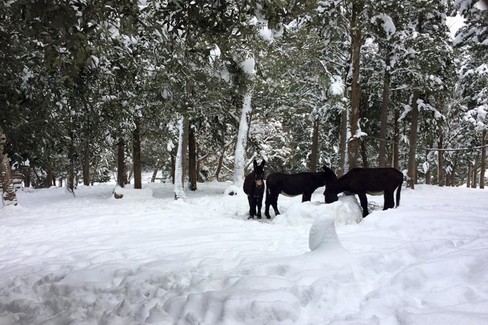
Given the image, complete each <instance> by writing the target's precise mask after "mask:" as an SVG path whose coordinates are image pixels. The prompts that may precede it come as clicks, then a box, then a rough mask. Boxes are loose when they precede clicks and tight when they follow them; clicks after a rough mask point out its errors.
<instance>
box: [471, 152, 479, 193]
mask: <svg viewBox="0 0 488 325" xmlns="http://www.w3.org/2000/svg"><path fill="white" fill-rule="evenodd" d="M471 187H472V188H476V187H478V155H476V157H475V158H474V164H473V180H472V182H471Z"/></svg>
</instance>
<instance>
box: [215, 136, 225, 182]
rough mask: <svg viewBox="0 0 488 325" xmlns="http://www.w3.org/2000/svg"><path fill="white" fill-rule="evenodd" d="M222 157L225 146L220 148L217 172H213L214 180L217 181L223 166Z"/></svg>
mask: <svg viewBox="0 0 488 325" xmlns="http://www.w3.org/2000/svg"><path fill="white" fill-rule="evenodd" d="M224 156H225V145H224V146H223V147H222V153H221V154H220V157H219V163H218V165H217V170H216V171H215V179H216V180H217V181H219V177H220V171H221V170H222V165H223V164H224Z"/></svg>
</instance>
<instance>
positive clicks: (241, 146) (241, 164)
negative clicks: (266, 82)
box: [233, 90, 252, 187]
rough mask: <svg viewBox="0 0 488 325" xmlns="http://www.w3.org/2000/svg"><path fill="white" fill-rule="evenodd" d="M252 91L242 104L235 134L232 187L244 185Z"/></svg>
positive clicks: (247, 93)
mask: <svg viewBox="0 0 488 325" xmlns="http://www.w3.org/2000/svg"><path fill="white" fill-rule="evenodd" d="M251 99H252V90H248V91H247V92H246V94H245V95H244V99H243V102H242V112H241V119H240V121H239V132H238V133H237V143H236V151H235V155H234V177H233V181H234V185H237V186H239V187H240V185H242V183H244V169H245V167H246V147H247V135H248V131H249V120H250V117H251V112H252V106H251Z"/></svg>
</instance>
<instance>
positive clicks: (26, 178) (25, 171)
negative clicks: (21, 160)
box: [22, 166, 31, 187]
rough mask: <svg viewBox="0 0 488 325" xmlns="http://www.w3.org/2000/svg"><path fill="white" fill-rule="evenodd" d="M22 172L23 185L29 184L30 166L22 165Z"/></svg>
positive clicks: (27, 185) (28, 185)
mask: <svg viewBox="0 0 488 325" xmlns="http://www.w3.org/2000/svg"><path fill="white" fill-rule="evenodd" d="M22 174H24V186H25V187H30V186H31V166H24V167H23V168H22Z"/></svg>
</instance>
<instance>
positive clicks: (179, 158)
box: [173, 117, 186, 200]
mask: <svg viewBox="0 0 488 325" xmlns="http://www.w3.org/2000/svg"><path fill="white" fill-rule="evenodd" d="M185 131H186V130H185V118H184V117H181V118H180V120H179V121H178V149H177V152H176V159H175V183H174V187H173V188H174V193H175V200H178V199H181V198H185V197H186V194H185V189H184V187H183V186H184V181H185V174H184V169H185V168H184V166H185V165H184V146H185V145H184V143H185V141H184V138H185V133H186V132H185Z"/></svg>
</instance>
